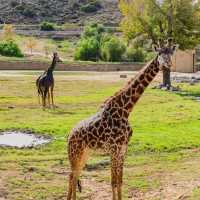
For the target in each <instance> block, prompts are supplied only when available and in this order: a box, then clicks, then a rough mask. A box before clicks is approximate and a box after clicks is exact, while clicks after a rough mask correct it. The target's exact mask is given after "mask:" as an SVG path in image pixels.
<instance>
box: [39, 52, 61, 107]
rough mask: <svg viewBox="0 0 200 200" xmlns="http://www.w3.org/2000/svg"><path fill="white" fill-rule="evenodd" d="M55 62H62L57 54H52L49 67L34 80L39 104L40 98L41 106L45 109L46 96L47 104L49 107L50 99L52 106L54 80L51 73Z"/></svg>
mask: <svg viewBox="0 0 200 200" xmlns="http://www.w3.org/2000/svg"><path fill="white" fill-rule="evenodd" d="M57 62H62V61H61V60H60V58H59V56H58V54H57V53H54V54H53V61H52V64H51V66H50V67H49V68H48V69H47V70H46V71H45V72H44V73H43V74H42V75H40V76H39V77H38V78H37V80H36V86H37V91H38V98H39V103H40V96H41V98H42V105H43V107H46V97H47V95H48V104H49V106H50V99H51V103H52V106H54V100H53V89H54V78H53V71H54V69H55V67H56V63H57Z"/></svg>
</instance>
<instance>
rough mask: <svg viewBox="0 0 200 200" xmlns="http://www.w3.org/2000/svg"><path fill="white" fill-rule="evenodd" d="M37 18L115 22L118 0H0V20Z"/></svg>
mask: <svg viewBox="0 0 200 200" xmlns="http://www.w3.org/2000/svg"><path fill="white" fill-rule="evenodd" d="M41 21H51V22H56V23H66V22H67V23H76V24H80V25H82V24H84V23H86V22H88V21H95V22H100V23H105V24H108V25H115V24H117V23H119V21H120V12H119V9H118V0H101V1H100V0H99V1H97V0H93V1H91V0H64V1H63V0H0V23H4V22H5V23H39V22H41Z"/></svg>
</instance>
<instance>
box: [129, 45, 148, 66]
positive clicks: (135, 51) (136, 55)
mask: <svg viewBox="0 0 200 200" xmlns="http://www.w3.org/2000/svg"><path fill="white" fill-rule="evenodd" d="M127 58H128V60H129V61H132V62H144V61H145V60H146V51H145V50H144V49H143V48H140V47H138V48H134V47H129V48H128V50H127Z"/></svg>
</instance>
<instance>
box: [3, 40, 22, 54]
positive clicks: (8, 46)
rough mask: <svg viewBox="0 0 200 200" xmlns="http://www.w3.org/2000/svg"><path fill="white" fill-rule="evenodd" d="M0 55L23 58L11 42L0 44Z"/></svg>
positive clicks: (15, 45) (16, 46)
mask: <svg viewBox="0 0 200 200" xmlns="http://www.w3.org/2000/svg"><path fill="white" fill-rule="evenodd" d="M0 55H2V56H10V57H23V54H22V52H21V50H20V49H19V47H18V45H17V44H16V43H15V42H13V41H3V42H0Z"/></svg>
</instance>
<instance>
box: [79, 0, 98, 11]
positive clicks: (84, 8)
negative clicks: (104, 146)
mask: <svg viewBox="0 0 200 200" xmlns="http://www.w3.org/2000/svg"><path fill="white" fill-rule="evenodd" d="M99 9H101V4H100V2H99V1H92V2H90V3H88V4H86V5H83V6H81V8H80V10H81V11H82V12H85V13H91V12H96V11H98V10H99Z"/></svg>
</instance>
